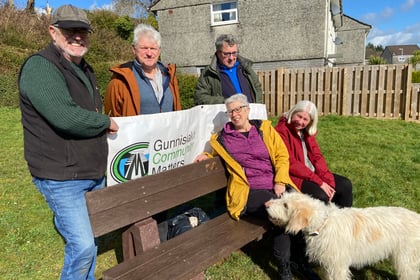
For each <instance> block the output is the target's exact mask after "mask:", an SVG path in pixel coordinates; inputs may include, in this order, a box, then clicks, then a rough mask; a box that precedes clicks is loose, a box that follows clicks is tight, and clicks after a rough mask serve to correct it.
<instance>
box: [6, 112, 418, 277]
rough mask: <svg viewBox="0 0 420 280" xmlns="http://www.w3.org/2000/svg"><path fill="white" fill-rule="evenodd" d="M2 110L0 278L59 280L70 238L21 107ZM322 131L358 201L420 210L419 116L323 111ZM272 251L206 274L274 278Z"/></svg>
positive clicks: (377, 271)
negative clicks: (41, 181)
mask: <svg viewBox="0 0 420 280" xmlns="http://www.w3.org/2000/svg"><path fill="white" fill-rule="evenodd" d="M0 115H1V117H0V129H1V131H3V137H2V140H1V146H0V152H1V154H2V155H3V156H2V157H1V160H0V192H1V200H0V201H1V203H0V211H1V213H2V214H1V218H0V222H1V225H0V236H1V239H0V248H1V250H0V260H1V261H0V271H1V272H2V273H1V274H0V279H58V277H59V274H60V270H61V265H62V261H63V241H62V239H61V238H60V237H59V235H58V234H57V233H56V232H55V230H54V228H53V224H52V215H51V212H50V210H49V208H48V206H47V204H46V203H45V202H44V200H43V198H42V196H41V195H40V194H39V193H38V191H37V190H36V188H35V186H34V185H33V184H32V182H31V177H30V175H29V172H28V169H27V166H26V162H25V160H24V158H23V141H22V128H21V123H20V111H19V110H18V109H14V108H0ZM319 130H320V131H319V134H318V142H319V144H320V146H321V150H322V151H323V153H324V155H325V157H326V159H327V162H328V164H329V167H330V169H331V170H332V171H333V172H335V173H338V174H341V175H344V176H347V177H348V178H350V179H351V180H352V182H353V187H354V206H355V207H368V206H379V205H387V206H403V207H406V208H409V209H412V210H415V211H417V212H420V204H419V202H418V201H419V199H420V148H419V140H420V124H419V123H410V122H404V121H400V120H375V119H365V118H360V117H339V116H327V117H321V118H320V122H319ZM115 236H116V235H114V236H108V237H107V238H105V239H104V238H103V239H101V240H100V254H99V257H98V263H97V271H96V275H97V278H98V279H99V278H100V275H101V273H102V271H104V270H106V269H107V268H109V267H111V266H113V265H114V264H116V262H117V258H119V257H120V254H121V252H120V250H119V249H118V244H119V243H118V238H117V240H113V239H112V238H113V237H115ZM203 245H204V246H206V244H203ZM112 248H117V249H112ZM269 250H270V247H269V245H268V244H267V242H265V241H261V242H259V243H253V244H250V245H248V246H247V247H246V248H244V250H243V251H242V252H235V253H234V254H232V256H231V257H229V258H228V259H227V260H225V261H224V262H222V263H220V264H217V265H214V266H212V267H211V268H209V269H208V271H207V272H206V277H207V279H241V280H242V279H270V278H271V277H272V276H273V273H274V270H273V267H272V266H271V265H270V264H269V260H270V252H269ZM353 273H354V275H355V279H360V280H362V279H363V280H371V279H372V280H373V279H397V278H396V276H395V274H394V272H393V270H392V268H391V267H390V265H389V262H388V261H383V262H380V263H378V264H376V265H375V266H372V267H366V268H364V269H362V270H353Z"/></svg>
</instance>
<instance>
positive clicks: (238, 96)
mask: <svg viewBox="0 0 420 280" xmlns="http://www.w3.org/2000/svg"><path fill="white" fill-rule="evenodd" d="M233 102H239V103H241V104H242V106H249V102H248V97H246V95H245V94H242V93H236V94H234V95H232V96H229V97H228V98H226V99H225V105H226V107H227V105H229V104H230V103H233Z"/></svg>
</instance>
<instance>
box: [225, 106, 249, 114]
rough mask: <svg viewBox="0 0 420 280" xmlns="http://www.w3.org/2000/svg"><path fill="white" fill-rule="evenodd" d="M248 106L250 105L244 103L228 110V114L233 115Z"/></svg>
mask: <svg viewBox="0 0 420 280" xmlns="http://www.w3.org/2000/svg"><path fill="white" fill-rule="evenodd" d="M246 107H248V106H247V105H242V106H239V107H236V108H233V109H232V110H229V111H227V112H226V114H229V115H233V113H241V112H242V109H243V108H246Z"/></svg>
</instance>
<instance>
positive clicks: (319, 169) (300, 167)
mask: <svg viewBox="0 0 420 280" xmlns="http://www.w3.org/2000/svg"><path fill="white" fill-rule="evenodd" d="M317 123H318V110H317V109H316V106H315V104H314V103H312V102H311V101H308V100H303V101H299V102H298V103H297V104H296V105H295V106H294V107H292V108H291V109H290V110H289V111H288V112H286V113H285V114H284V115H283V116H281V117H280V119H279V122H278V124H277V126H276V130H277V132H278V133H279V134H280V135H281V137H282V138H283V141H284V143H285V144H286V146H287V149H288V151H289V161H290V168H289V174H290V178H291V179H292V181H293V182H294V183H295V185H296V186H297V187H298V188H299V189H300V190H301V192H302V193H306V194H309V195H311V196H312V197H315V198H317V199H319V200H322V201H325V202H328V201H332V202H334V203H335V204H336V205H338V206H339V207H351V206H352V204H353V194H352V184H351V182H350V180H349V179H347V178H346V177H343V176H340V175H338V174H334V173H331V171H330V170H329V169H328V166H327V163H326V161H325V159H324V157H323V155H322V153H321V150H320V148H319V146H318V143H317V142H316V139H315V135H316V133H317Z"/></svg>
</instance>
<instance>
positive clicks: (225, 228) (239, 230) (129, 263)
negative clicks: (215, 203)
mask: <svg viewBox="0 0 420 280" xmlns="http://www.w3.org/2000/svg"><path fill="white" fill-rule="evenodd" d="M270 227H271V225H270V223H269V222H268V221H261V220H256V219H252V218H247V219H245V220H241V221H239V222H237V221H234V220H232V219H231V218H230V217H229V215H228V214H226V213H225V214H223V215H221V216H218V217H216V218H214V219H212V220H210V221H208V222H207V223H205V224H202V225H200V226H199V227H197V228H195V229H193V230H190V231H188V232H185V233H183V234H181V235H179V236H177V237H175V238H174V239H171V240H170V241H168V242H164V243H162V244H160V245H158V246H157V247H156V248H154V249H151V250H148V251H146V252H145V253H143V254H141V255H138V256H136V257H134V258H132V259H129V260H126V261H124V262H123V263H120V264H118V265H117V266H115V267H113V268H111V269H109V270H108V271H106V272H105V273H104V275H103V279H104V280H108V279H119V280H123V279H127V280H128V279H130V280H135V279H143V280H146V279H147V280H161V279H171V280H172V279H180V280H181V279H182V280H185V279H190V278H191V277H194V276H196V275H197V274H199V273H200V272H201V271H204V270H205V269H206V268H207V267H208V266H210V265H212V264H214V263H215V262H217V261H220V260H222V259H223V258H226V257H228V256H229V255H230V254H231V252H232V251H235V250H238V249H240V248H241V247H243V245H244V244H247V243H249V242H251V241H253V240H255V239H256V238H258V237H259V236H261V235H262V234H263V233H264V232H265V231H266V230H267V229H268V228H270Z"/></svg>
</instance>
